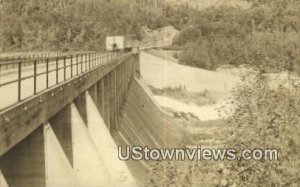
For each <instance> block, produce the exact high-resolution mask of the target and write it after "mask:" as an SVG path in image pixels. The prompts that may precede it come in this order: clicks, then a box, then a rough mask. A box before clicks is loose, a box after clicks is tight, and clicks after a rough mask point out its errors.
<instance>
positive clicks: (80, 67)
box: [80, 54, 83, 73]
mask: <svg viewBox="0 0 300 187" xmlns="http://www.w3.org/2000/svg"><path fill="white" fill-rule="evenodd" d="M80 56H81V61H80V64H81V65H80V68H81V72H80V73H82V60H83V56H82V54H81V55H80Z"/></svg>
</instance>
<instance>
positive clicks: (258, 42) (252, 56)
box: [174, 0, 300, 71]
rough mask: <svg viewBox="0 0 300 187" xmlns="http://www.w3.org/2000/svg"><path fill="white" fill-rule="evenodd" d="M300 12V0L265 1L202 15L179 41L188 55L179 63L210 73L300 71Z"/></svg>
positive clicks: (218, 9) (194, 18) (188, 26)
mask: <svg viewBox="0 0 300 187" xmlns="http://www.w3.org/2000/svg"><path fill="white" fill-rule="evenodd" d="M299 10H300V3H299V1H295V0H276V1H275V0H274V1H272V0H271V1H269V0H268V1H264V0H260V1H257V2H252V7H251V8H249V9H242V8H237V7H229V6H218V7H213V8H208V9H205V10H203V11H199V12H197V13H196V14H194V16H192V17H191V19H190V22H189V23H188V24H187V25H186V26H185V27H184V28H183V29H182V31H181V33H180V35H179V36H178V37H177V38H175V39H174V42H175V44H176V45H177V46H180V47H181V49H182V50H183V52H182V53H181V54H180V56H179V58H180V62H181V63H182V64H187V65H191V66H196V67H200V68H205V69H210V70H214V69H215V68H216V67H218V66H220V65H223V64H230V65H240V64H250V65H254V66H256V67H259V66H264V68H265V69H267V70H272V71H274V70H283V69H287V68H292V66H293V68H294V69H295V70H299V67H300V54H299V51H298V49H299V47H300V46H299V45H300V33H299V31H300V30H299V29H300V27H299V26H300V11H299Z"/></svg>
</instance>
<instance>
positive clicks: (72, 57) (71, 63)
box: [71, 54, 73, 78]
mask: <svg viewBox="0 0 300 187" xmlns="http://www.w3.org/2000/svg"><path fill="white" fill-rule="evenodd" d="M72 77H73V55H72V54H71V78H72Z"/></svg>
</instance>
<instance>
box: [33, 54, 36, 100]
mask: <svg viewBox="0 0 300 187" xmlns="http://www.w3.org/2000/svg"><path fill="white" fill-rule="evenodd" d="M36 64H37V60H34V61H33V94H34V95H35V94H36V78H37V75H36V74H37V72H36Z"/></svg>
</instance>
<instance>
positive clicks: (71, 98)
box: [0, 52, 178, 187]
mask: <svg viewBox="0 0 300 187" xmlns="http://www.w3.org/2000/svg"><path fill="white" fill-rule="evenodd" d="M5 62H6V63H2V64H1V66H0V70H1V71H0V77H1V79H0V93H1V97H2V98H6V97H7V95H11V97H10V98H13V97H14V98H15V101H14V99H10V100H11V101H2V102H1V104H2V106H0V107H2V109H1V110H0V139H1V140H0V186H1V187H43V186H45V187H57V186H59V187H70V186H72V187H73V186H84V187H94V186H95V187H96V186H128V187H131V186H141V183H142V181H143V180H144V179H143V177H144V176H145V174H146V170H149V169H151V168H150V166H149V163H148V162H147V161H139V162H137V161H130V160H129V161H126V162H125V161H121V160H119V158H118V148H117V146H118V145H122V146H126V145H141V146H148V147H155V148H159V147H164V146H172V145H175V144H176V143H177V142H176V141H177V139H178V137H175V135H173V134H176V133H173V132H175V131H176V129H174V123H176V121H175V120H174V119H173V118H171V117H170V116H169V115H167V114H166V113H165V112H164V111H163V110H161V108H160V107H159V106H158V105H157V103H156V101H155V100H154V99H153V96H152V93H151V91H150V89H149V88H148V87H147V85H146V84H145V82H144V80H143V78H142V76H141V74H140V55H139V52H128V53H121V52H119V53H118V54H111V53H109V54H107V53H98V52H87V53H81V54H60V55H47V54H46V55H41V56H40V57H35V58H29V57H22V58H20V57H19V58H16V59H11V60H6V61H5ZM154 73H155V72H154ZM13 77H16V79H14V78H13Z"/></svg>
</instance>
